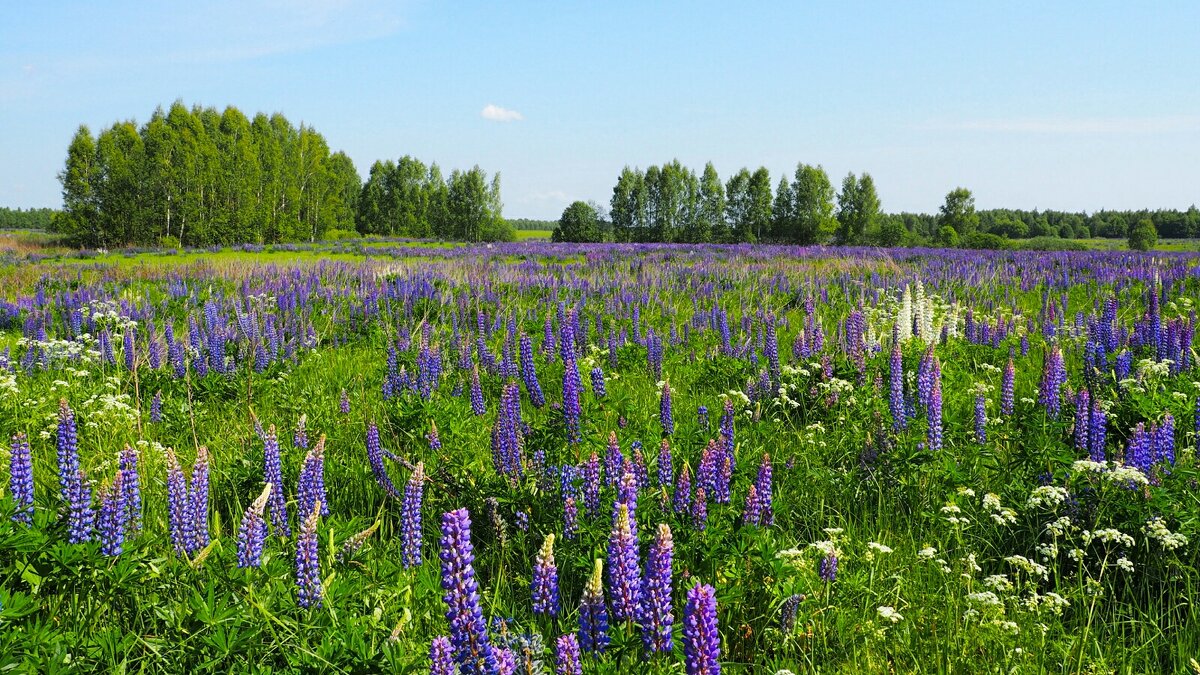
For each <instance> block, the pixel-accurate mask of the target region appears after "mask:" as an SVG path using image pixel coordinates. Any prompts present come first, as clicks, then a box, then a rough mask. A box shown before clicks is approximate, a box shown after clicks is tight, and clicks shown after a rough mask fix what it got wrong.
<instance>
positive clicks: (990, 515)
mask: <svg viewBox="0 0 1200 675" xmlns="http://www.w3.org/2000/svg"><path fill="white" fill-rule="evenodd" d="M1198 264H1200V256H1197V255H1193V254H1190V253H1185V252H1155V253H1131V252H1128V251H1082V252H1034V251H1005V252H996V251H991V252H985V251H966V250H935V249H866V248H862V249H856V248H822V247H814V248H800V247H773V246H748V245H742V246H709V245H699V246H685V245H644V246H634V245H619V244H595V245H548V244H542V243H537V242H519V243H498V244H488V245H477V246H471V245H433V244H424V243H414V242H403V241H378V242H368V243H364V242H338V243H333V244H312V245H302V244H300V245H285V246H277V247H274V248H263V247H259V246H246V247H241V248H239V249H235V250H229V249H226V250H223V251H219V250H216V249H214V250H211V251H184V252H175V251H154V250H145V251H129V252H112V253H103V252H89V253H85V254H83V255H58V254H57V252H56V254H55V255H52V256H49V257H48V256H47V255H46V254H43V253H38V252H37V250H36V249H35V248H25V247H14V248H12V249H9V250H6V251H5V252H4V258H3V260H2V261H0V477H2V478H3V480H2V482H0V491H2V493H3V495H2V496H0V671H4V672H10V671H11V672H97V671H104V672H401V673H427V672H428V673H435V674H449V673H453V672H461V673H463V674H464V675H469V674H472V673H489V674H490V673H521V674H534V673H589V674H590V673H640V672H646V673H683V672H687V673H689V674H691V673H706V674H712V673H718V672H727V673H768V674H770V673H778V672H781V671H790V672H792V673H797V674H798V673H807V672H822V673H897V672H934V673H942V672H944V673H952V672H958V673H962V672H969V673H980V672H989V673H1001V672H1003V673H1042V672H1053V673H1153V672H1191V671H1194V672H1197V673H1200V664H1198V663H1197V661H1196V659H1198V658H1200V609H1197V607H1196V605H1195V604H1194V602H1193V598H1194V597H1195V595H1196V592H1197V591H1198V590H1200V553H1198V551H1200V548H1198V544H1200V535H1198V533H1197V528H1198V527H1200V487H1198V485H1197V480H1198V479H1200V472H1198V471H1197V467H1196V445H1197V437H1198V432H1200V381H1197V380H1200V377H1197V373H1196V365H1197V364H1196V360H1197V355H1196V354H1195V352H1194V349H1193V337H1194V335H1195V329H1196V314H1195V313H1196V306H1197V302H1198V301H1200V266H1198Z"/></svg>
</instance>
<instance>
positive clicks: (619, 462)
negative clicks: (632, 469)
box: [604, 431, 625, 487]
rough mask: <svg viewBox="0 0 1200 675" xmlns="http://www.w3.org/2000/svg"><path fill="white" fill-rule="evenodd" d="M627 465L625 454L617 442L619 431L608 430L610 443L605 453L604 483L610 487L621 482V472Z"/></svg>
mask: <svg viewBox="0 0 1200 675" xmlns="http://www.w3.org/2000/svg"><path fill="white" fill-rule="evenodd" d="M624 467H625V455H624V453H622V452H621V445H620V443H618V442H617V432H615V431H610V432H608V445H607V446H606V450H605V453H604V484H605V485H608V486H610V487H612V486H616V485H617V483H619V482H621V472H622V470H623V469H624Z"/></svg>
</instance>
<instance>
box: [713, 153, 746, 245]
mask: <svg viewBox="0 0 1200 675" xmlns="http://www.w3.org/2000/svg"><path fill="white" fill-rule="evenodd" d="M750 202H751V199H750V170H749V169H746V168H745V167H743V168H742V169H741V170H740V171H738V172H737V173H735V174H734V175H733V176H731V177H730V178H729V180H728V181H726V183H725V222H726V224H727V226H726V227H725V228H724V233H725V237H724V238H722V239H720V240H719V243H722V244H732V243H734V242H739V241H747V240H748V239H749V237H751V236H753V230H752V229H751V225H750V210H751V209H750Z"/></svg>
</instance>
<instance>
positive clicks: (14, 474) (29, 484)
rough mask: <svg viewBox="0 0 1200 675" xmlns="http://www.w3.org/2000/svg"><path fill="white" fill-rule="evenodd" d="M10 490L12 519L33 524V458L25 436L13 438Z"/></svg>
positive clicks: (9, 463)
mask: <svg viewBox="0 0 1200 675" xmlns="http://www.w3.org/2000/svg"><path fill="white" fill-rule="evenodd" d="M8 466H9V474H8V489H9V492H11V493H12V497H13V505H14V506H15V507H16V510H14V511H13V515H12V519H13V520H14V521H16V522H19V523H25V524H26V525H31V524H32V523H33V457H32V455H31V454H30V452H29V441H28V440H26V438H25V434H23V433H19V434H17V435H15V436H13V437H12V453H11V455H10V457H9V462H8Z"/></svg>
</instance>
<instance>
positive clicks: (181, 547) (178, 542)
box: [167, 448, 196, 556]
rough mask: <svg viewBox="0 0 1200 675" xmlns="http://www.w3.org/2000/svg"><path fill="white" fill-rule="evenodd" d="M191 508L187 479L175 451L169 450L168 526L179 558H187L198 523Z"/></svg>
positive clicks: (172, 543)
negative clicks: (193, 531) (194, 529)
mask: <svg viewBox="0 0 1200 675" xmlns="http://www.w3.org/2000/svg"><path fill="white" fill-rule="evenodd" d="M191 506H192V504H191V500H190V499H189V495H188V484H187V477H186V476H185V475H184V473H183V468H182V467H180V466H179V458H178V457H177V456H176V455H175V450H174V449H173V448H167V524H168V526H169V529H170V531H171V545H172V546H173V547H174V548H175V553H176V555H179V556H186V555H187V553H188V549H189V548H190V547H191V543H192V528H193V527H195V524H196V523H195V519H194V518H193V517H192V514H191Z"/></svg>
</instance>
